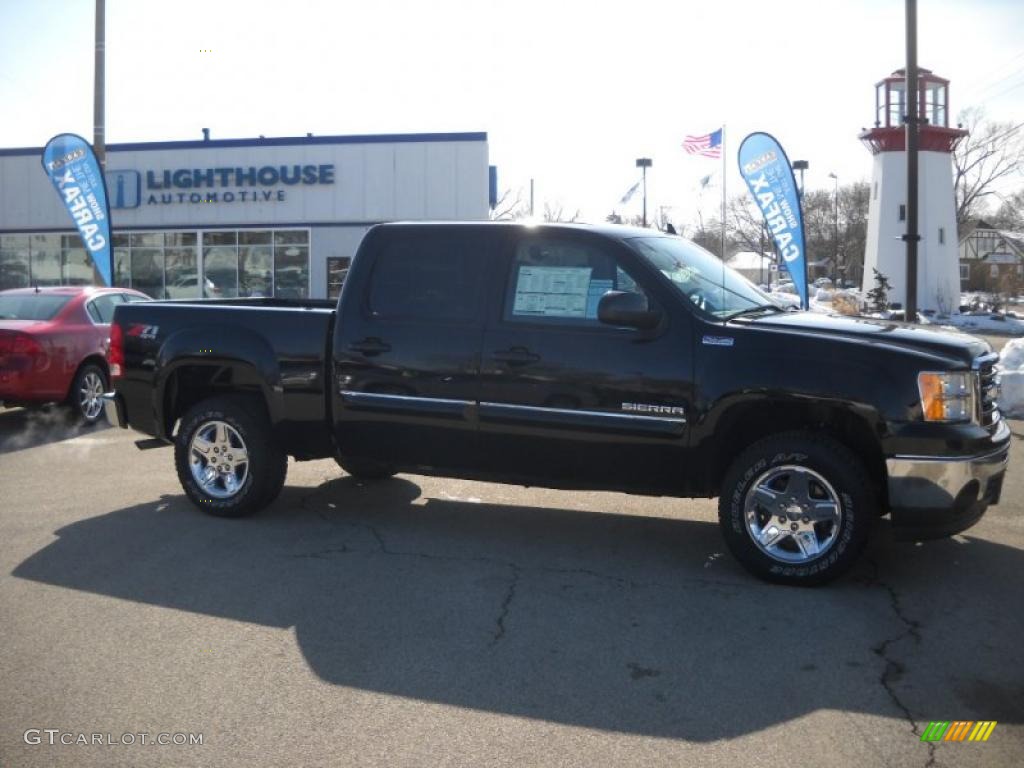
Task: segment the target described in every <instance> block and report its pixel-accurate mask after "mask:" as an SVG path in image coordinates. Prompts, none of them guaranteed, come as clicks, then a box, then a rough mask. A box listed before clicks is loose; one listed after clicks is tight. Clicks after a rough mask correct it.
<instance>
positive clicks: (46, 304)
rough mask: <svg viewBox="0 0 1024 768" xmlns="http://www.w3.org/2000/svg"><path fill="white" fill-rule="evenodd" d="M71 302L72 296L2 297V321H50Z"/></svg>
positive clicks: (47, 294)
mask: <svg viewBox="0 0 1024 768" xmlns="http://www.w3.org/2000/svg"><path fill="white" fill-rule="evenodd" d="M69 301H71V297H70V296H55V295H53V294H52V293H13V294H12V293H9V294H7V295H0V320H50V319H52V318H53V316H54V315H56V314H57V313H58V312H60V310H61V309H62V308H63V307H64V305H65V304H67V303H68V302H69Z"/></svg>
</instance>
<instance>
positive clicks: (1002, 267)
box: [960, 221, 1024, 293]
mask: <svg viewBox="0 0 1024 768" xmlns="http://www.w3.org/2000/svg"><path fill="white" fill-rule="evenodd" d="M1021 285H1024V232H1010V231H1008V230H1004V229H995V228H993V227H992V226H990V225H989V224H988V223H987V222H984V221H977V222H975V223H974V225H973V226H972V227H971V228H969V229H968V230H967V232H966V234H964V236H963V237H961V238H960V290H961V291H984V292H987V293H1006V292H1007V291H1008V290H1011V289H1012V290H1013V292H1015V293H1016V292H1018V291H1019V290H1020V286H1021Z"/></svg>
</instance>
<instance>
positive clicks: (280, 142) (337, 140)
mask: <svg viewBox="0 0 1024 768" xmlns="http://www.w3.org/2000/svg"><path fill="white" fill-rule="evenodd" d="M451 141H487V133H486V132H476V133H378V134H365V135H357V136H314V135H312V134H309V135H306V136H270V137H266V136H259V137H256V138H245V139H196V140H192V141H139V142H129V143H127V144H107V145H106V150H107V152H142V151H152V150H159V149H218V148H231V147H291V146H299V147H303V146H314V145H317V144H402V143H409V142H413V143H415V142H451ZM42 152H43V148H42V147H14V148H11V149H0V157H3V156H5V155H41V154H42Z"/></svg>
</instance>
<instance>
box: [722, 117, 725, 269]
mask: <svg viewBox="0 0 1024 768" xmlns="http://www.w3.org/2000/svg"><path fill="white" fill-rule="evenodd" d="M722 263H723V264H724V263H725V123H722Z"/></svg>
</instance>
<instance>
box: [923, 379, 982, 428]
mask: <svg viewBox="0 0 1024 768" xmlns="http://www.w3.org/2000/svg"><path fill="white" fill-rule="evenodd" d="M917 390H918V392H920V394H921V411H922V412H923V413H924V420H925V421H940V422H947V423H948V422H955V421H971V420H972V419H973V418H974V415H975V407H974V377H973V376H972V375H971V373H969V372H968V371H959V372H955V373H949V372H944V373H933V372H923V373H919V374H917Z"/></svg>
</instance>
